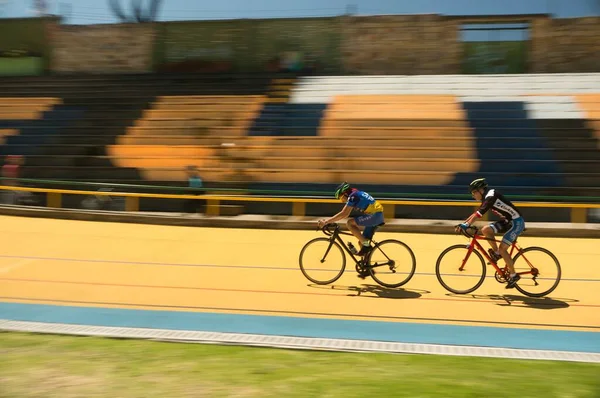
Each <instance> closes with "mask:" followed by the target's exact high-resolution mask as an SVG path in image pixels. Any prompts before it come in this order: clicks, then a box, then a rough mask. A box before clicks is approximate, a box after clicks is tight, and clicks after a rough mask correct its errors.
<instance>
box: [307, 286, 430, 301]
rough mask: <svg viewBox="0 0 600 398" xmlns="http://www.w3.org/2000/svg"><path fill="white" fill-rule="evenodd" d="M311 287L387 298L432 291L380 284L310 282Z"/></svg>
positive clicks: (352, 294)
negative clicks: (324, 283)
mask: <svg viewBox="0 0 600 398" xmlns="http://www.w3.org/2000/svg"><path fill="white" fill-rule="evenodd" d="M308 286H309V287H312V288H315V289H328V290H345V291H348V294H347V296H350V297H366V298H386V299H395V300H398V299H418V298H420V297H422V295H423V294H429V293H431V292H430V291H428V290H418V289H404V288H401V287H399V288H394V289H393V288H388V287H383V286H380V285H368V284H362V285H359V286H344V285H329V286H323V285H316V284H308Z"/></svg>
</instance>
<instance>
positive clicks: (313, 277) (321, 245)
mask: <svg viewBox="0 0 600 398" xmlns="http://www.w3.org/2000/svg"><path fill="white" fill-rule="evenodd" d="M299 261H300V271H302V273H303V274H304V276H305V277H306V279H308V280H309V281H311V282H313V283H316V284H317V285H327V284H329V283H333V282H335V281H337V280H338V279H340V277H341V276H342V274H343V273H344V269H345V268H346V255H345V254H344V251H343V250H342V247H341V246H340V245H339V243H338V242H335V241H331V240H330V239H329V238H315V239H313V240H311V241H309V242H308V243H307V244H306V245H304V247H303V248H302V251H300V258H299Z"/></svg>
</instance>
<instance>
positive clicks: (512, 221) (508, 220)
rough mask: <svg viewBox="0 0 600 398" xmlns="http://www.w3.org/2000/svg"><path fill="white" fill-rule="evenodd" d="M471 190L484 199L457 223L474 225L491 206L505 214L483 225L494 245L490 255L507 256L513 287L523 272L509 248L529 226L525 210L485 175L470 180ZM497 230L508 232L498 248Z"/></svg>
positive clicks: (509, 282) (496, 256)
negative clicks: (488, 182)
mask: <svg viewBox="0 0 600 398" xmlns="http://www.w3.org/2000/svg"><path fill="white" fill-rule="evenodd" d="M469 192H470V193H471V195H472V196H473V198H475V200H477V201H481V206H480V207H479V209H478V210H477V211H476V212H475V213H473V214H471V216H469V218H467V219H466V220H465V222H464V223H462V224H460V225H459V226H458V227H457V230H458V228H462V229H466V228H468V227H469V225H471V224H472V223H473V222H474V221H475V220H476V219H477V218H480V217H482V216H483V215H484V214H485V213H486V212H487V211H488V210H491V211H492V212H494V213H495V214H497V215H498V216H500V217H501V220H500V221H496V222H492V223H490V224H489V225H486V226H484V227H483V228H482V229H481V232H482V233H483V235H484V236H485V237H486V238H488V239H489V240H488V242H489V243H490V246H491V247H492V248H491V249H490V250H489V253H490V256H491V257H492V258H493V259H494V261H498V260H500V258H503V259H504V262H505V263H506V266H507V267H508V270H509V271H510V277H509V279H508V284H507V285H506V288H507V289H512V288H514V287H515V284H516V283H517V281H518V280H519V279H521V276H520V275H518V274H517V273H516V272H515V267H514V263H513V260H512V258H511V256H510V254H509V253H508V248H509V247H510V246H511V245H512V244H513V242H514V241H515V240H516V239H517V237H518V236H519V235H520V234H521V233H522V232H523V230H524V229H525V220H524V219H523V217H522V216H521V212H520V211H519V210H518V209H517V208H516V207H515V206H514V205H513V204H512V203H511V202H510V201H509V200H508V199H506V198H505V197H504V195H502V194H501V193H500V192H498V190H496V189H490V188H489V187H488V184H487V182H486V181H485V178H478V179H476V180H474V181H473V182H471V184H469ZM495 233H504V236H503V237H502V243H501V244H500V248H499V249H498V245H497V244H496V241H495V240H494V236H495V235H494V234H495Z"/></svg>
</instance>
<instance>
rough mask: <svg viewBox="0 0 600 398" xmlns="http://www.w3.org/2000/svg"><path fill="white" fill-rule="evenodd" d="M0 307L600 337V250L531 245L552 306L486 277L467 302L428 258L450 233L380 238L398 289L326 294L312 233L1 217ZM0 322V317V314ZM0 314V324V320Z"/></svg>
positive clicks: (556, 242)
mask: <svg viewBox="0 0 600 398" xmlns="http://www.w3.org/2000/svg"><path fill="white" fill-rule="evenodd" d="M0 229H1V230H2V236H3V239H2V248H1V249H0V301H1V302H4V303H15V302H16V303H35V304H51V305H54V304H55V305H63V306H64V305H69V306H89V307H117V308H138V309H152V310H167V311H197V312H212V313H214V312H219V313H242V314H260V315H279V316H291V317H311V318H322V317H326V318H338V319H340V318H343V319H358V320H379V321H381V320H383V321H388V322H408V323H429V324H431V323H434V324H435V323H444V324H462V325H477V326H501V327H508V328H521V329H531V328H533V329H554V330H576V331H598V328H600V315H599V314H600V294H598V289H599V288H600V264H599V260H600V245H599V244H598V243H599V242H598V240H594V239H559V238H533V237H527V236H524V237H522V238H521V239H520V243H521V245H522V246H525V247H526V246H533V245H537V246H542V247H546V248H547V249H549V250H551V251H552V252H554V254H555V255H556V256H557V257H558V258H559V260H560V262H561V265H562V269H563V279H562V281H561V283H560V285H559V287H558V288H557V290H555V291H554V292H553V293H552V294H551V295H550V297H547V298H541V299H534V298H527V297H524V296H522V295H520V293H518V292H517V291H516V290H510V291H507V290H505V289H504V286H503V285H500V284H498V283H496V282H495V281H494V280H493V279H489V278H488V279H486V281H485V283H484V284H483V286H482V287H481V288H480V289H479V290H478V291H476V292H475V293H474V294H473V295H466V296H455V295H451V294H449V293H448V292H446V291H445V290H444V289H443V288H442V287H441V286H440V285H439V283H438V281H437V279H436V277H435V274H434V266H435V261H436V259H437V257H438V255H439V254H440V252H441V251H442V250H443V249H445V248H446V247H448V246H450V245H452V244H455V243H461V242H466V241H465V239H464V238H462V237H460V236H456V235H426V234H401V233H386V232H385V227H384V228H383V229H382V230H381V231H380V232H378V234H377V236H376V239H378V240H383V239H384V238H387V237H393V238H396V239H400V240H402V241H404V242H406V243H407V244H409V245H410V246H411V247H412V249H413V251H414V252H415V255H416V257H417V274H416V275H415V276H414V278H413V279H412V280H411V281H410V282H409V283H408V284H407V285H405V286H404V287H403V288H400V289H385V288H380V287H377V285H376V283H375V282H374V281H373V280H371V279H366V280H360V279H358V278H357V277H356V274H355V273H354V272H347V273H346V274H345V275H344V276H343V277H342V278H341V279H340V280H338V282H336V283H335V285H334V286H326V287H322V286H321V287H316V286H312V285H310V284H309V282H308V281H307V280H306V279H305V278H304V277H303V275H302V274H301V273H300V270H299V268H298V254H299V252H300V249H301V248H302V246H303V245H304V244H305V243H306V242H307V241H308V240H310V239H312V238H314V237H317V236H319V233H318V232H311V231H284V230H250V229H217V228H214V229H213V228H194V227H171V226H154V225H136V224H118V223H101V222H85V221H68V220H52V219H37V218H23V217H8V216H3V217H0ZM0 315H1V313H0ZM1 317H2V316H0V318H1Z"/></svg>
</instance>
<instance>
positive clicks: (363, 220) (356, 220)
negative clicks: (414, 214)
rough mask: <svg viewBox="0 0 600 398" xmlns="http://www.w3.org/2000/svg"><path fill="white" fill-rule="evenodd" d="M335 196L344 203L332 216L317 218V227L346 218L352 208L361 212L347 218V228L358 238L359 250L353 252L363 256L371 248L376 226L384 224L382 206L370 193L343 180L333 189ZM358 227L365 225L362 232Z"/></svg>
mask: <svg viewBox="0 0 600 398" xmlns="http://www.w3.org/2000/svg"><path fill="white" fill-rule="evenodd" d="M335 198H336V199H339V200H341V201H342V202H344V203H345V204H346V205H345V206H344V208H343V209H342V210H341V211H340V212H339V213H337V214H336V215H334V216H333V217H330V218H326V219H322V220H319V228H321V227H323V226H325V225H327V224H330V223H334V222H336V221H339V220H343V219H346V218H348V217H349V216H350V213H351V212H352V209H356V210H358V211H360V212H361V213H362V214H361V215H359V216H357V217H353V218H350V219H349V220H348V228H349V229H350V232H352V235H354V236H355V237H356V239H358V242H359V245H360V251H358V252H357V253H355V254H358V255H359V256H364V255H366V254H367V253H369V251H371V249H372V248H373V247H372V246H371V239H373V235H374V234H375V230H376V229H377V227H378V226H380V225H383V224H384V219H383V206H382V205H381V203H379V202H378V201H377V200H375V199H374V198H373V197H372V196H371V195H369V194H368V193H366V192H364V191H360V190H358V189H356V188H352V187H350V184H348V183H347V182H343V183H342V184H340V185H339V186H338V187H337V188H336V190H335ZM359 227H365V229H364V232H363V233H361V232H360V228H359Z"/></svg>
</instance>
